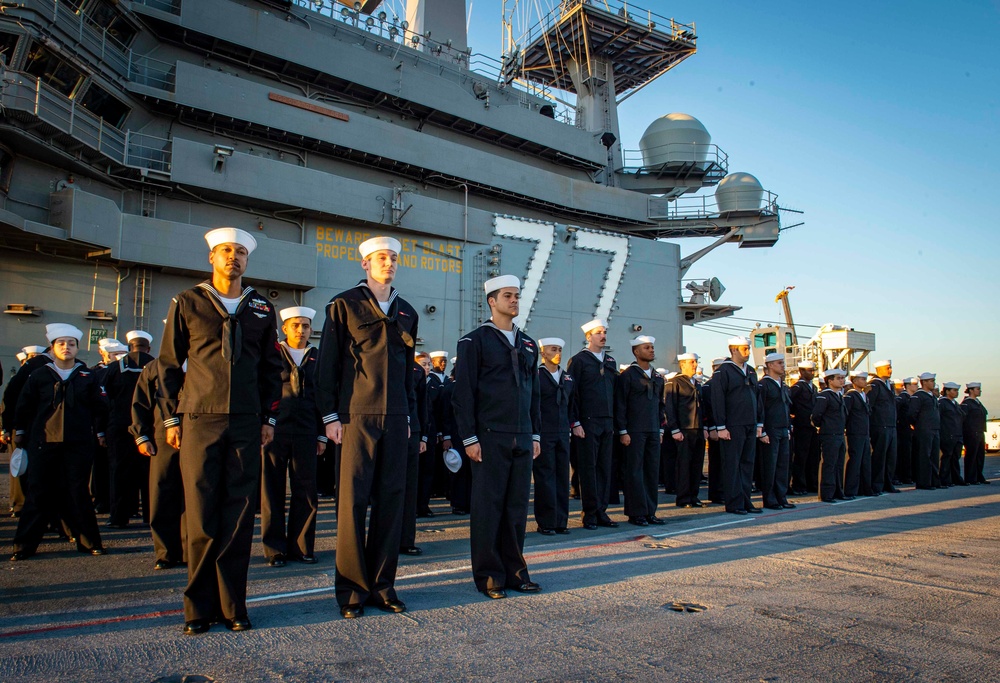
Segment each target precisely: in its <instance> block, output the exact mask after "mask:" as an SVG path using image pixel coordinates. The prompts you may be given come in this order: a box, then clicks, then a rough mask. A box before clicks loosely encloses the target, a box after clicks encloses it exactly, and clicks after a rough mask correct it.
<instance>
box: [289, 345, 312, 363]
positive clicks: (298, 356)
mask: <svg viewBox="0 0 1000 683" xmlns="http://www.w3.org/2000/svg"><path fill="white" fill-rule="evenodd" d="M285 348H286V349H288V355H290V356H291V357H292V360H293V361H295V364H296V365H302V358H303V356H305V355H306V351H308V350H309V347H306V348H304V349H293V348H292V347H291V346H286V347H285Z"/></svg>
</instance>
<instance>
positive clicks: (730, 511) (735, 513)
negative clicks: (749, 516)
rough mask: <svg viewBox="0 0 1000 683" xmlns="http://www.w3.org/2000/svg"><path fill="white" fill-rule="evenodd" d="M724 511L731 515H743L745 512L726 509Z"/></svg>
mask: <svg viewBox="0 0 1000 683" xmlns="http://www.w3.org/2000/svg"><path fill="white" fill-rule="evenodd" d="M726 512H728V513H729V514H731V515H745V514H746V513H747V511H746V510H726Z"/></svg>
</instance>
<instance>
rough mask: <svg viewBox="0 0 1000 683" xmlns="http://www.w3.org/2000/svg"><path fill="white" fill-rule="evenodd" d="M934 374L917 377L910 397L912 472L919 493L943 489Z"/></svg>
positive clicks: (939, 423)
mask: <svg viewBox="0 0 1000 683" xmlns="http://www.w3.org/2000/svg"><path fill="white" fill-rule="evenodd" d="M935 377H936V375H935V374H934V373H933V372H922V373H920V375H918V376H917V380H918V381H919V382H920V389H918V390H917V391H916V392H915V393H914V394H913V396H911V397H910V404H909V407H908V409H907V416H908V417H907V419H908V420H909V422H910V424H911V425H913V439H914V448H913V470H914V475H915V476H914V479H915V480H916V482H917V488H918V489H934V488H944V487H943V486H942V485H941V479H940V469H939V462H940V458H941V407H940V406H939V405H938V402H937V399H936V398H935V397H934V379H935Z"/></svg>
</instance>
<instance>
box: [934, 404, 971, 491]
mask: <svg viewBox="0 0 1000 683" xmlns="http://www.w3.org/2000/svg"><path fill="white" fill-rule="evenodd" d="M938 406H939V407H940V410H939V412H940V414H941V466H940V477H941V484H942V485H943V486H953V485H958V484H964V483H965V480H964V479H963V478H962V467H961V464H960V461H961V459H962V446H963V444H962V417H963V416H962V407H961V405H960V404H959V402H958V401H956V400H955V399H953V398H948V397H946V396H942V397H940V398H939V399H938Z"/></svg>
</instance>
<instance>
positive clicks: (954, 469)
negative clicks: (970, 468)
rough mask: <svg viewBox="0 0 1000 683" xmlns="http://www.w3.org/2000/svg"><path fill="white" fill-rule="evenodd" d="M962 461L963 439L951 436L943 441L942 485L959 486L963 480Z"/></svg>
mask: <svg viewBox="0 0 1000 683" xmlns="http://www.w3.org/2000/svg"><path fill="white" fill-rule="evenodd" d="M961 459H962V437H960V436H950V437H948V438H947V439H941V467H940V477H941V483H942V484H944V485H945V486H952V485H953V484H957V483H959V482H961V481H964V480H963V479H962V467H961V465H959V461H961Z"/></svg>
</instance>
